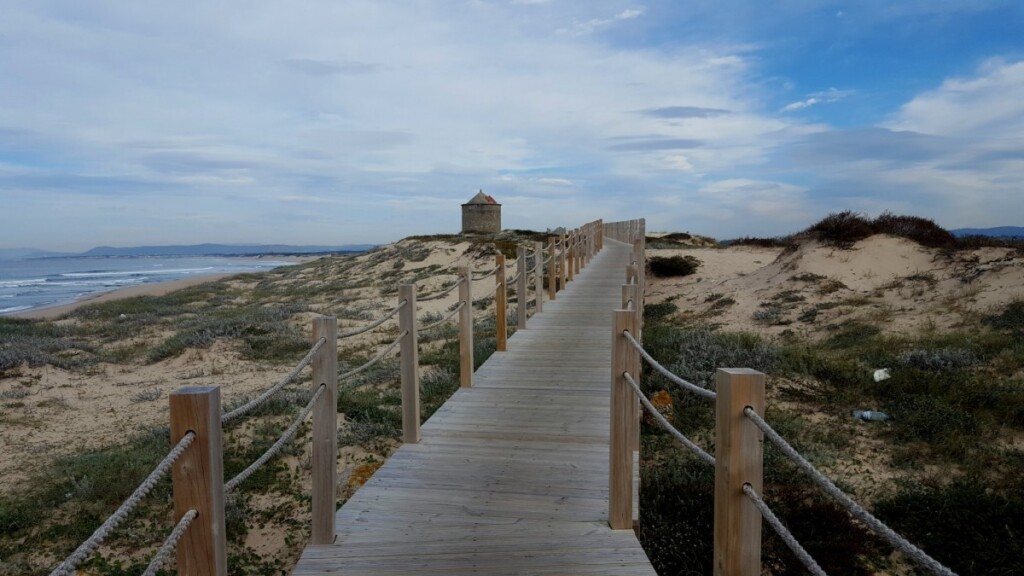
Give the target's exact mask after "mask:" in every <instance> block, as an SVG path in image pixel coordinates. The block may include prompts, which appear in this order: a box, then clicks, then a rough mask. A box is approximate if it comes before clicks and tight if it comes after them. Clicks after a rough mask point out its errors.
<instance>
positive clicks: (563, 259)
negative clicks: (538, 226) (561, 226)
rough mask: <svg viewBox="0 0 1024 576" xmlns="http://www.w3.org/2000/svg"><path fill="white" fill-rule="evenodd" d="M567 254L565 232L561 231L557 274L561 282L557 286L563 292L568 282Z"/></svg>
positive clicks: (567, 245)
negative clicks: (560, 251) (560, 249)
mask: <svg viewBox="0 0 1024 576" xmlns="http://www.w3.org/2000/svg"><path fill="white" fill-rule="evenodd" d="M568 254H569V239H568V237H567V236H566V233H565V230H563V231H562V253H561V254H559V255H558V260H559V264H558V272H559V274H561V278H562V282H561V283H560V284H559V286H558V289H559V290H565V285H566V283H567V282H569V270H568V266H566V263H567V262H568Z"/></svg>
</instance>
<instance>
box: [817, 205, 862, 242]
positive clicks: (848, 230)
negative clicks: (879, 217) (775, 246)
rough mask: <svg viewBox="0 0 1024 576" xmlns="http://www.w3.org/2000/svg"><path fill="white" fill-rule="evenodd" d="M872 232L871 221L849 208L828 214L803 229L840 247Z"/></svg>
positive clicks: (818, 238)
mask: <svg viewBox="0 0 1024 576" xmlns="http://www.w3.org/2000/svg"><path fill="white" fill-rule="evenodd" d="M874 233H875V230H874V228H873V227H872V225H871V221H870V220H868V219H867V218H865V217H864V216H863V215H861V214H858V213H856V212H853V211H851V210H845V211H843V212H835V213H832V214H829V215H828V216H826V217H824V218H822V219H821V220H820V221H818V222H817V223H815V224H813V225H811V227H809V228H807V230H805V231H804V234H806V235H808V236H810V237H811V238H814V239H815V240H818V241H819V242H822V243H824V244H830V245H834V246H841V247H849V246H852V245H853V244H855V243H856V242H858V241H860V240H863V239H865V238H867V237H869V236H871V235H872V234H874Z"/></svg>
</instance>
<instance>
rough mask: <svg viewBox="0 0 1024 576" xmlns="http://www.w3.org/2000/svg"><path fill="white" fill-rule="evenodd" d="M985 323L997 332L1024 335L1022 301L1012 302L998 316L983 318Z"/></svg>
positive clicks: (1023, 301) (1023, 306)
mask: <svg viewBox="0 0 1024 576" xmlns="http://www.w3.org/2000/svg"><path fill="white" fill-rule="evenodd" d="M985 323H986V324H988V325H989V326H992V327H993V328H996V329H998V330H1008V331H1010V332H1013V333H1016V334H1024V300H1014V301H1012V302H1010V303H1009V304H1007V305H1006V308H1004V309H1003V311H1002V312H1000V313H998V314H993V315H990V316H986V317H985Z"/></svg>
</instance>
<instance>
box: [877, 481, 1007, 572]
mask: <svg viewBox="0 0 1024 576" xmlns="http://www.w3.org/2000/svg"><path fill="white" fill-rule="evenodd" d="M875 512H876V513H877V514H878V516H879V517H880V518H881V519H882V520H883V521H885V522H886V523H888V524H889V525H890V526H891V527H892V528H893V529H894V530H896V531H897V532H899V533H900V534H902V535H903V536H904V537H906V538H907V539H908V540H910V541H911V542H913V543H914V544H916V545H917V546H920V547H921V548H922V549H924V551H925V552H927V553H928V554H929V555H931V556H932V557H934V558H935V559H936V560H938V561H939V562H942V563H943V564H945V565H946V566H948V567H949V568H950V569H952V570H953V571H955V572H957V573H958V574H961V575H963V576H970V575H975V574H977V575H981V574H993V575H996V574H998V575H1006V576H1009V575H1010V574H1019V573H1020V568H1021V566H1022V562H1024V539H1022V538H1020V535H1021V534H1024V499H1022V498H1021V495H1020V492H1018V491H1014V492H1011V493H1008V494H998V493H993V492H992V491H990V490H988V489H986V486H985V484H984V482H983V481H981V479H977V478H971V479H964V480H959V481H956V482H953V483H952V484H950V485H948V486H935V485H926V484H918V483H914V484H907V485H905V486H902V487H901V488H900V490H899V491H898V492H897V493H896V494H894V495H893V496H891V497H888V498H885V499H883V500H880V501H879V502H878V503H877V504H876V505H875Z"/></svg>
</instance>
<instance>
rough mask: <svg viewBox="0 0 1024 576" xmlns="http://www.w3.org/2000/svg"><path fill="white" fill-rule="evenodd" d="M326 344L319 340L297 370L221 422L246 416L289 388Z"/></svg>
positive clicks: (226, 414)
mask: <svg viewBox="0 0 1024 576" xmlns="http://www.w3.org/2000/svg"><path fill="white" fill-rule="evenodd" d="M326 343H327V340H326V339H324V338H320V339H319V340H317V341H316V344H313V347H312V348H310V349H309V352H307V353H306V355H305V356H304V357H303V358H302V360H299V363H298V364H297V365H296V366H295V368H293V369H292V371H291V372H289V373H288V374H286V375H285V377H284V378H281V380H280V381H278V383H277V384H274V385H273V386H271V387H270V388H268V389H267V390H266V391H265V392H263V393H262V394H260V395H259V396H257V397H256V398H253V399H252V400H250V401H248V402H246V403H245V404H243V405H242V406H239V407H238V408H235V409H234V410H232V411H230V412H226V413H225V414H224V415H223V416H221V417H220V421H221V422H222V423H227V422H230V421H232V420H234V419H235V418H238V417H240V416H244V415H245V414H247V413H249V412H250V411H252V410H253V409H255V408H256V407H258V406H259V405H261V404H263V403H264V402H266V401H267V400H269V399H270V397H271V396H273V395H274V394H277V393H278V392H279V391H280V390H281V389H282V388H284V387H285V386H287V385H288V383H289V382H292V381H293V380H295V378H297V377H298V375H299V372H302V369H303V368H305V367H306V366H309V363H310V362H312V361H313V356H316V353H317V352H319V351H320V349H321V348H323V346H324V344H326Z"/></svg>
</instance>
